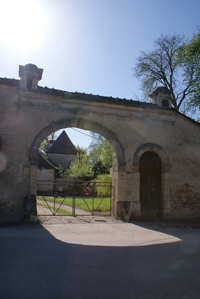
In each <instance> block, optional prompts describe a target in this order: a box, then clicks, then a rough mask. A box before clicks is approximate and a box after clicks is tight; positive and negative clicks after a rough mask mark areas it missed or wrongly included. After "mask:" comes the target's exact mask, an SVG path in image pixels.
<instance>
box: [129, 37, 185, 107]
mask: <svg viewBox="0 0 200 299" xmlns="http://www.w3.org/2000/svg"><path fill="white" fill-rule="evenodd" d="M183 45H184V37H183V36H180V35H176V34H174V35H165V36H163V35H161V37H159V38H158V39H156V40H155V41H154V47H155V50H154V51H151V52H149V53H147V52H144V51H142V52H141V56H140V57H138V58H137V62H136V64H135V66H134V68H133V71H134V76H135V77H136V78H141V83H142V90H143V91H144V93H145V95H146V96H147V95H148V94H150V93H151V92H152V91H153V90H154V89H155V88H156V87H158V85H161V86H165V87H166V88H168V89H169V90H170V92H171V97H172V105H173V107H174V108H175V109H177V110H179V109H180V107H181V104H182V103H183V101H184V100H186V97H187V96H188V95H189V94H190V93H191V90H190V82H189V81H186V80H181V78H182V76H181V74H182V72H183V69H182V68H181V66H182V65H181V63H180V62H179V61H178V60H177V51H178V49H180V48H181V47H183Z"/></svg>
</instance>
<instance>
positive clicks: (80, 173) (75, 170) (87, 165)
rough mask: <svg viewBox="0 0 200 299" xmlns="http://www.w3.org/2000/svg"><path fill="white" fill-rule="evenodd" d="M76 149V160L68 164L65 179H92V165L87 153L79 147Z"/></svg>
mask: <svg viewBox="0 0 200 299" xmlns="http://www.w3.org/2000/svg"><path fill="white" fill-rule="evenodd" d="M76 148H77V150H78V154H77V159H76V160H75V161H74V162H72V163H71V164H70V166H69V169H68V170H67V173H66V174H67V177H69V178H70V179H76V180H77V179H79V178H83V177H93V175H94V173H93V170H92V164H91V162H90V158H89V155H88V154H87V151H86V150H85V149H84V148H82V147H80V146H77V147H76Z"/></svg>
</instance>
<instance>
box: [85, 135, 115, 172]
mask: <svg viewBox="0 0 200 299" xmlns="http://www.w3.org/2000/svg"><path fill="white" fill-rule="evenodd" d="M92 136H93V142H92V145H91V147H92V150H91V151H90V153H89V157H90V161H91V163H92V165H93V166H92V167H93V172H94V175H95V176H97V175H99V174H103V173H110V168H111V167H112V155H113V147H112V145H111V144H110V143H109V142H108V141H107V140H106V139H105V138H103V137H102V136H100V135H98V134H93V135H92Z"/></svg>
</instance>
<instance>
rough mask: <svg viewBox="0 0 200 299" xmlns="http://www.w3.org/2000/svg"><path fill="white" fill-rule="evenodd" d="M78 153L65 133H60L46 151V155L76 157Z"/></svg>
mask: <svg viewBox="0 0 200 299" xmlns="http://www.w3.org/2000/svg"><path fill="white" fill-rule="evenodd" d="M77 153H78V152H77V150H76V148H75V146H74V145H73V143H72V142H71V140H70V139H69V137H68V135H67V134H66V132H65V131H62V133H61V134H60V136H59V137H58V138H57V139H56V141H55V142H54V143H53V145H52V146H51V147H50V149H48V151H47V154H71V155H76V154H77Z"/></svg>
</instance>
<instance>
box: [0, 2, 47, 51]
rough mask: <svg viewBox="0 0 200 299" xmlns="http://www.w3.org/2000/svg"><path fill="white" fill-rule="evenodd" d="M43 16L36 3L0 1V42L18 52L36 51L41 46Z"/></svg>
mask: <svg viewBox="0 0 200 299" xmlns="http://www.w3.org/2000/svg"><path fill="white" fill-rule="evenodd" d="M43 24H44V16H43V14H42V11H41V10H40V8H39V6H38V5H37V3H36V1H33V0H32V1H31V0H29V1H27V0H18V1H16V0H6V1H3V0H1V1H0V28H1V29H0V40H1V42H2V43H5V44H7V45H9V46H11V47H12V48H14V49H16V50H17V49H19V50H25V51H26V50H28V49H32V50H37V49H39V48H40V47H41V46H42V44H43V35H44V33H43V31H44V28H43V27H44V26H43Z"/></svg>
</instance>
